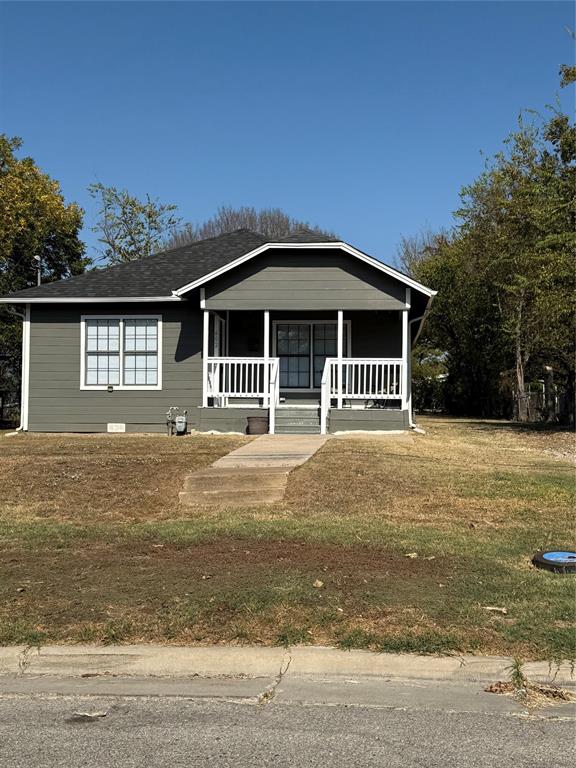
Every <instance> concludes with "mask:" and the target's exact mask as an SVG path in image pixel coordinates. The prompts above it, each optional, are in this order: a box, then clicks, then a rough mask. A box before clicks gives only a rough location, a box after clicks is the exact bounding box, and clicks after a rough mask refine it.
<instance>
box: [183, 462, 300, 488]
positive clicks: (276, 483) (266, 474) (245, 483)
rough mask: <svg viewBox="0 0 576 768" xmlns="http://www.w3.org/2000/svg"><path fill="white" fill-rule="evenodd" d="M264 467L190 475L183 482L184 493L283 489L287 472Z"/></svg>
mask: <svg viewBox="0 0 576 768" xmlns="http://www.w3.org/2000/svg"><path fill="white" fill-rule="evenodd" d="M272 470H273V471H272V472H270V468H268V467H265V468H264V469H261V470H260V469H258V470H253V471H250V470H248V469H236V470H235V471H230V470H225V471H223V472H222V471H220V470H214V472H213V474H210V473H207V472H206V473H202V474H200V473H198V474H193V475H190V476H189V477H187V478H186V480H185V481H184V490H185V491H198V492H200V493H201V492H203V491H206V492H213V491H219V490H222V489H223V488H225V489H226V490H229V491H237V492H240V493H243V492H244V491H245V490H249V491H251V490H256V489H259V488H261V489H263V490H264V489H270V488H285V487H286V481H287V479H288V472H287V470H282V469H277V468H276V467H272Z"/></svg>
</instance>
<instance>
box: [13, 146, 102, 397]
mask: <svg viewBox="0 0 576 768" xmlns="http://www.w3.org/2000/svg"><path fill="white" fill-rule="evenodd" d="M21 146H22V140H21V139H19V138H17V137H12V138H11V137H8V136H6V135H4V134H2V135H0V212H1V213H0V295H6V294H8V293H11V292H12V291H17V290H21V289H23V288H27V287H29V286H32V285H35V284H36V275H37V268H38V264H40V268H41V274H42V281H43V282H49V281H51V280H58V279H61V278H64V277H69V276H71V275H77V274H79V273H81V272H83V271H84V269H85V268H86V266H87V264H88V260H87V259H85V257H84V251H85V246H84V243H83V242H82V241H81V240H80V238H79V232H80V229H81V227H82V216H83V211H82V209H81V208H79V207H78V206H77V205H76V204H75V203H68V204H67V203H66V202H65V201H64V198H63V196H62V193H61V191H60V186H59V184H58V182H56V181H54V180H53V179H51V178H50V176H48V174H46V173H44V172H43V171H41V170H40V168H38V166H37V165H36V164H35V163H34V160H32V158H30V157H22V158H19V157H18V156H17V153H18V150H19V149H20V148H21ZM35 257H38V259H39V262H38V261H36V260H35ZM20 334H21V322H20V320H19V318H18V317H15V316H14V314H13V313H12V312H11V310H10V309H8V308H6V307H4V306H0V390H4V391H5V392H6V393H7V396H8V398H9V399H16V397H17V389H18V387H19V376H20V373H19V369H20Z"/></svg>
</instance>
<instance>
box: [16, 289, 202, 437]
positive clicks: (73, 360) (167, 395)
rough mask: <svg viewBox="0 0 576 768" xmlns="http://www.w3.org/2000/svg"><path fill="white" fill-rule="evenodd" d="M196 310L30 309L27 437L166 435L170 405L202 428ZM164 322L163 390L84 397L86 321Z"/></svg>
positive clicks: (191, 306) (93, 393) (193, 307)
mask: <svg viewBox="0 0 576 768" xmlns="http://www.w3.org/2000/svg"><path fill="white" fill-rule="evenodd" d="M197 306H198V305H197V304H192V303H188V302H183V303H182V304H167V303H166V304H161V303H158V304H123V305H117V304H105V305H98V304H85V305H80V304H74V305H60V306H58V305H56V306H55V305H33V306H32V307H31V318H30V319H31V323H30V395H29V429H30V430H31V431H36V432H102V431H104V432H105V431H106V429H107V424H108V423H109V422H121V423H125V424H126V431H128V432H143V431H145V432H148V431H150V432H155V431H163V430H164V429H165V424H166V421H165V413H166V411H167V410H168V407H169V406H171V405H174V406H179V407H181V408H187V409H188V418H189V423H190V426H191V427H192V428H196V427H197V426H198V419H199V409H198V406H199V405H200V404H201V402H202V355H201V349H202V330H201V329H202V321H201V313H200V310H199V309H197V308H196V307H197ZM118 314H124V315H139V314H140V315H147V314H151V315H161V316H162V336H163V344H162V373H163V376H162V389H161V390H120V389H115V390H114V391H113V392H106V391H102V390H97V391H94V390H89V391H86V390H81V389H80V318H81V316H82V315H102V316H103V317H106V316H109V315H118Z"/></svg>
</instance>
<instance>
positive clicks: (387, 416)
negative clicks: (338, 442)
mask: <svg viewBox="0 0 576 768" xmlns="http://www.w3.org/2000/svg"><path fill="white" fill-rule="evenodd" d="M408 427H409V423H408V411H401V410H393V409H390V410H386V409H383V408H367V409H365V410H363V409H360V408H341V409H338V408H331V409H330V413H329V431H330V432H346V431H347V430H356V429H361V430H370V431H374V430H399V429H408Z"/></svg>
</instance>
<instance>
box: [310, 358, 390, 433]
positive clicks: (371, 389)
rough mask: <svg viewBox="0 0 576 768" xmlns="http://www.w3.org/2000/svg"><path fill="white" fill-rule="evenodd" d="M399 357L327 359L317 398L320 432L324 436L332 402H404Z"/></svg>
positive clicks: (339, 403) (338, 405)
mask: <svg viewBox="0 0 576 768" xmlns="http://www.w3.org/2000/svg"><path fill="white" fill-rule="evenodd" d="M403 366H404V363H403V361H402V358H359V357H355V358H350V357H347V358H343V359H342V360H338V358H335V357H329V358H327V359H326V363H325V365H324V371H323V374H322V385H321V395H320V398H321V399H320V429H321V432H322V434H326V426H327V420H328V411H329V409H330V405H331V403H332V400H336V404H337V407H338V408H341V407H342V401H343V400H403V399H404V387H403V370H402V369H403Z"/></svg>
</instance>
